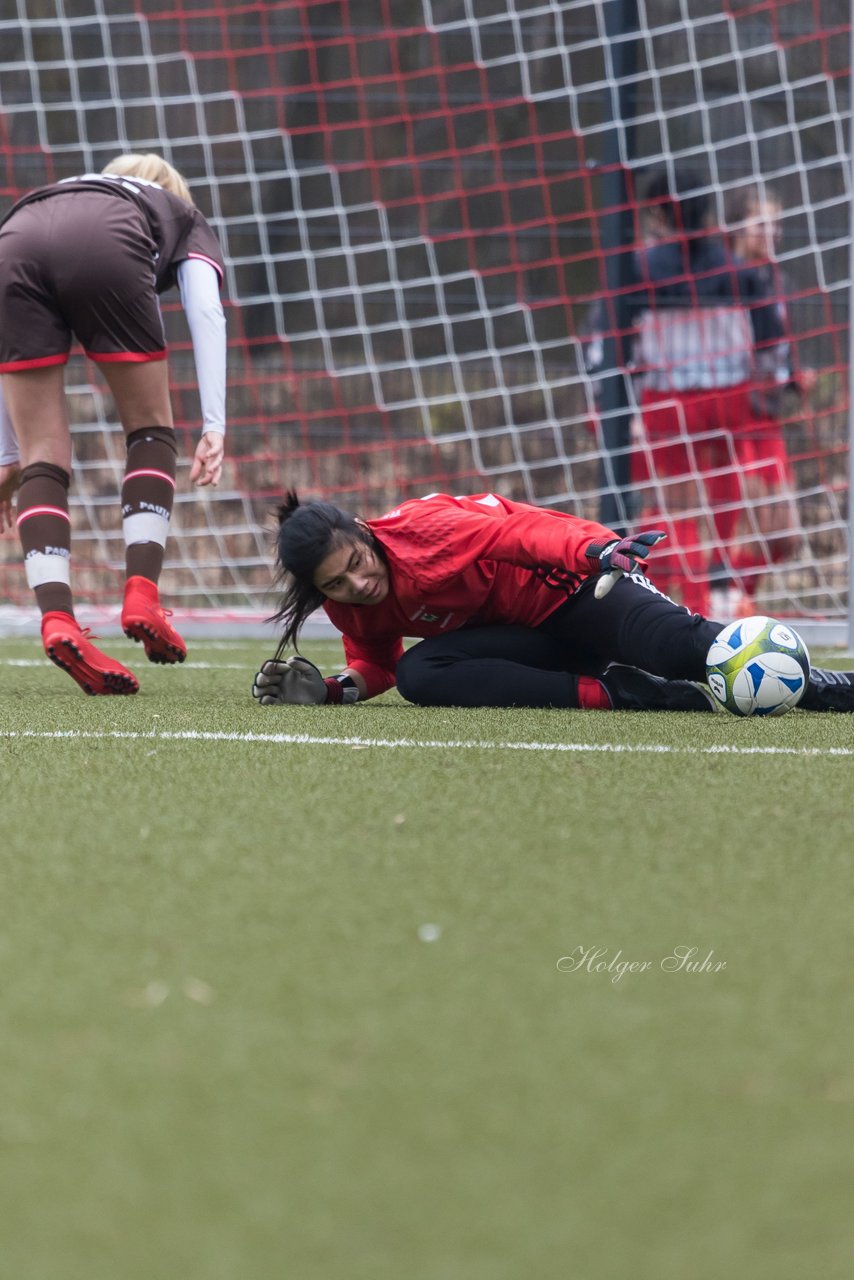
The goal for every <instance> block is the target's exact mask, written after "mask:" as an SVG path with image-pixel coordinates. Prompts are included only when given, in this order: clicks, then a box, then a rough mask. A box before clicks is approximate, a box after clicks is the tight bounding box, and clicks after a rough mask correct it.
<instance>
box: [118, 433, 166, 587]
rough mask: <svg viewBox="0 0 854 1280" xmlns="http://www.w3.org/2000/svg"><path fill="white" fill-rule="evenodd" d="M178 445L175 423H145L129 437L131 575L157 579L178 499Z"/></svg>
mask: <svg viewBox="0 0 854 1280" xmlns="http://www.w3.org/2000/svg"><path fill="white" fill-rule="evenodd" d="M177 461H178V446H177V443H176V441H175V432H174V430H173V429H172V427H141V428H140V429H139V430H138V431H132V432H131V434H130V435H129V436H128V438H127V465H126V467H125V478H124V483H123V485H122V525H123V528H124V535H125V547H126V553H125V566H126V570H127V576H128V577H129V578H132V577H136V576H139V577H142V578H148V579H150V581H151V582H157V580H158V579H159V577H160V570H161V569H162V568H163V550H164V547H165V545H166V535H167V534H168V532H169V517H170V516H171V514H172V504H173V502H174V499H175V472H176V470H177Z"/></svg>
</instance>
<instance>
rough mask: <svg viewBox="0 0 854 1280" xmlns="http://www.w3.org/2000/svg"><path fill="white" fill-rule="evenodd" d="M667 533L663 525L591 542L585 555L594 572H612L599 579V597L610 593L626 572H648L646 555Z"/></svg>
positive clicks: (597, 593)
mask: <svg viewBox="0 0 854 1280" xmlns="http://www.w3.org/2000/svg"><path fill="white" fill-rule="evenodd" d="M666 537H667V534H666V533H664V532H663V531H662V530H661V529H653V530H651V531H650V532H648V533H635V534H631V535H630V536H629V537H627V538H615V539H614V541H613V542H591V543H590V546H589V547H588V548H587V551H586V552H585V555H586V556H587V559H588V560H589V561H590V564H591V567H592V569H593V572H594V573H607V574H608V575H609V577H607V578H600V580H599V581H598V582H597V584H596V599H597V600H601V599H602V597H603V596H605V595H607V594H608V592H609V591H610V590H611V587H613V585H614V583H615V582H616V581H617V580H618V579H619V578H622V576H623V574H624V573H634V572H635V571H636V570H637V569H640V570H641V571H642V572H644V573H645V572H646V567H647V560H646V557H647V555H648V554H649V552H650V551H651V549H652V548H653V547H654V546H655V545H656V543H657V542H661V540H662V538H666Z"/></svg>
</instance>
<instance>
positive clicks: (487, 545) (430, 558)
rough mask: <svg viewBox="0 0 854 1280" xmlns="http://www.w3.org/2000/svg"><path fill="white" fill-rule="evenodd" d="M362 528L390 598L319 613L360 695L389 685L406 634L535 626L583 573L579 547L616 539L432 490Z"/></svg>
mask: <svg viewBox="0 0 854 1280" xmlns="http://www.w3.org/2000/svg"><path fill="white" fill-rule="evenodd" d="M367 523H368V527H369V528H370V530H371V532H372V533H373V535H374V537H375V538H376V539H377V541H378V542H379V543H380V545H381V547H382V549H383V552H384V553H385V558H386V560H387V562H388V567H389V593H388V595H387V596H386V598H385V599H384V600H383V601H382V602H381V603H380V604H377V605H347V604H337V603H335V602H334V601H332V600H327V601H326V602H325V603H324V606H323V607H324V609H325V610H326V613H327V614H328V615H329V618H330V619H331V621H332V622H333V624H334V625H335V626H336V627H337V628H338V630H339V631H341V632H342V634H343V637H344V653H345V655H346V659H347V666H348V667H350V668H352V669H353V670H354V671H357V672H358V673H359V675H360V676H362V678H363V679H364V681H365V683H366V685H367V696H368V697H374V696H375V695H376V694H378V693H383V692H384V691H385V690H386V689H390V688H391V687H392V685H393V684H394V683H395V671H396V668H397V664H398V662H399V660H400V658H401V655H402V654H403V639H404V637H413V636H418V637H421V636H433V635H437V634H438V633H440V632H443V631H456V630H458V629H459V628H460V627H484V626H490V625H495V624H502V623H504V624H508V625H509V624H514V623H515V624H516V625H519V626H524V627H536V626H539V624H540V623H541V622H543V621H544V620H545V619H546V618H547V617H548V616H549V614H550V613H553V612H554V610H555V609H557V608H558V607H559V606H560V605H561V604H563V603H564V601H565V600H566V598H567V596H568V595H571V594H572V593H573V592H574V591H576V590H577V589H578V587H579V585H580V583H581V582H582V581H583V580H584V579H585V578H586V577H589V576H590V573H591V566H590V562H589V561H588V560H587V558H586V556H585V554H584V552H585V548H586V547H588V546H589V545H590V543H591V542H603V541H604V542H607V541H610V540H611V539H613V538H614V537H616V534H614V533H613V532H612V531H611V530H610V529H606V528H605V527H604V525H601V524H597V523H596V522H595V521H592V520H580V519H579V518H578V517H576V516H571V515H566V514H565V513H563V512H560V511H548V510H543V509H541V508H539V507H532V506H528V505H527V504H526V503H522V502H511V501H510V499H509V498H502V497H499V496H498V495H496V494H494V493H484V494H476V495H474V496H471V497H462V498H454V497H451V496H450V495H448V494H444V493H434V494H431V495H430V496H429V497H427V498H415V499H412V500H411V501H409V502H403V503H401V505H400V506H399V507H395V508H394V510H393V511H389V512H388V514H387V515H384V516H380V517H379V519H377V520H369V521H368V522H367Z"/></svg>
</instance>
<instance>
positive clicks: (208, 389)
mask: <svg viewBox="0 0 854 1280" xmlns="http://www.w3.org/2000/svg"><path fill="white" fill-rule="evenodd" d="M177 276H178V292H179V293H180V295H181V305H182V306H183V308H184V312H185V314H186V316H187V324H188V326H189V329H190V337H191V338H192V340H193V358H194V360H195V362H196V378H197V379H198V383H199V399H200V400H201V403H202V434H204V432H205V431H220V432H222V434H223V435H224V434H225V364H226V356H225V315H224V313H223V309H222V303H221V301H220V297H219V276H218V275H217V273H216V271H215V270H214V268H213V267H212V266H211V265H210V263H209V262H203V261H202V259H201V258H185V259H184V261H183V262H180V263H179V264H178V270H177Z"/></svg>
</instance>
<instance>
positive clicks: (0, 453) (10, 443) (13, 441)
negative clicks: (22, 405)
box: [0, 379, 21, 467]
mask: <svg viewBox="0 0 854 1280" xmlns="http://www.w3.org/2000/svg"><path fill="white" fill-rule="evenodd" d="M20 456H21V455H20V452H19V450H18V439H17V436H16V435H15V429H14V427H13V426H12V419H11V418H10V417H9V414H8V411H7V409H6V401H5V399H4V396H3V385H2V379H0V467H5V466H7V465H8V464H9V463H10V462H18V460H19V459H20Z"/></svg>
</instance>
